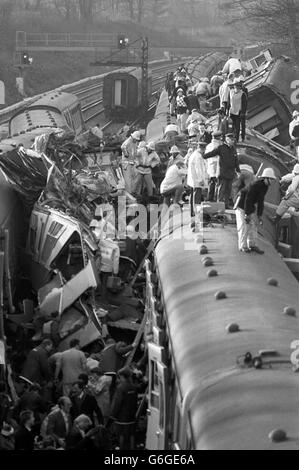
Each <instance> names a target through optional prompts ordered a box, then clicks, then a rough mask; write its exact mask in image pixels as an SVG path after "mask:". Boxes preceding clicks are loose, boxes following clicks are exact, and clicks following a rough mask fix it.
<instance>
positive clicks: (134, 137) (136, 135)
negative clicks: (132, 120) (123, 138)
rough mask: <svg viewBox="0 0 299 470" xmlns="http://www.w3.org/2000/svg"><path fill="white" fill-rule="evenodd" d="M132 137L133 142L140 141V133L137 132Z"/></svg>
mask: <svg viewBox="0 0 299 470" xmlns="http://www.w3.org/2000/svg"><path fill="white" fill-rule="evenodd" d="M132 137H133V139H135V140H141V135H140V132H138V131H135V132H133V134H132Z"/></svg>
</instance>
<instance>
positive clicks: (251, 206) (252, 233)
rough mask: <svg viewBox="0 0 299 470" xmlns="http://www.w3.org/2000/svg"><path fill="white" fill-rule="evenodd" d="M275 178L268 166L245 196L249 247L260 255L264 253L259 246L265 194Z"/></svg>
mask: <svg viewBox="0 0 299 470" xmlns="http://www.w3.org/2000/svg"><path fill="white" fill-rule="evenodd" d="M275 179H276V176H275V173H274V170H273V168H266V169H265V170H264V172H263V174H262V176H261V177H260V178H259V179H258V180H257V181H255V182H254V183H253V184H252V185H251V186H250V187H249V189H248V192H247V195H246V197H245V202H244V212H245V222H246V223H247V224H249V229H248V249H249V250H250V252H254V253H258V254H259V255H263V254H264V251H262V250H261V249H260V248H259V247H258V246H257V237H258V225H260V224H262V215H263V212H264V200H265V196H266V194H267V192H268V189H269V187H270V185H271V183H272V182H273V181H274V180H275Z"/></svg>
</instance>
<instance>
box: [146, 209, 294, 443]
mask: <svg viewBox="0 0 299 470" xmlns="http://www.w3.org/2000/svg"><path fill="white" fill-rule="evenodd" d="M178 217H179V221H178V224H177V225H176V224H175V223H174V229H173V232H172V234H171V235H170V234H167V233H166V234H165V233H164V235H163V236H162V237H161V239H160V240H159V241H158V243H157V245H156V249H155V254H154V260H153V262H152V263H150V262H147V265H146V273H147V275H146V278H147V296H148V300H147V315H148V325H149V328H150V329H151V331H152V333H153V340H152V342H150V343H149V394H148V398H149V403H148V427H147V444H146V447H147V449H155V450H157V449H159V450H162V449H176V450H179V449H181V450H191V449H201V450H203V449H211V450H212V449H214V450H215V449H226V450H228V449H295V448H297V445H298V439H299V425H298V419H297V409H298V405H299V397H298V393H297V388H298V377H297V375H296V374H294V373H293V371H292V364H291V361H290V356H291V352H292V350H291V344H292V342H293V341H294V340H296V339H297V338H298V337H299V324H298V319H297V318H296V317H295V316H287V315H285V314H284V313H283V312H284V309H285V308H286V307H287V306H290V307H293V308H295V309H296V308H297V309H298V306H299V294H298V284H297V281H296V280H295V278H294V277H293V275H292V274H291V272H290V271H289V270H288V268H287V266H286V264H285V263H284V262H283V260H282V259H281V258H280V256H279V255H278V254H277V253H276V252H275V250H274V248H273V247H272V246H271V245H270V243H268V242H267V241H266V240H263V241H261V244H262V248H263V249H265V251H266V254H265V255H264V256H263V257H258V256H254V255H250V256H244V255H243V254H241V253H239V252H238V248H237V233H236V229H235V227H233V226H232V227H228V226H227V227H225V228H224V229H223V228H222V227H220V226H215V227H209V228H205V229H204V242H205V245H206V246H207V248H208V252H209V256H210V257H211V258H212V259H213V263H214V269H215V270H217V271H218V276H216V277H209V275H208V271H209V269H210V268H205V267H204V265H203V262H202V261H203V258H204V256H201V255H200V253H199V247H200V245H199V244H198V241H201V235H200V234H199V235H198V234H194V233H192V232H191V229H190V228H189V224H188V223H185V224H184V223H183V225H182V224H181V216H180V215H179V216H178ZM196 238H197V240H196ZM271 277H275V278H276V280H277V281H278V286H277V287H275V286H272V285H270V284H269V282H268V280H269V278H271ZM219 291H222V292H224V293H225V294H226V298H225V299H223V300H216V298H215V294H216V293H217V292H219ZM232 324H238V325H239V328H240V331H239V332H235V333H234V334H232V333H231V334H230V333H229V332H228V329H227V327H228V325H232ZM247 353H251V355H252V357H253V358H254V357H256V358H257V359H258V361H257V362H256V363H254V362H252V363H250V364H249V363H247V362H246V360H245V357H246V354H247ZM254 364H256V367H254ZM257 364H258V365H259V366H260V368H259V367H258V366H257ZM278 428H281V429H282V430H284V431H285V432H286V433H287V435H288V436H289V439H288V440H285V441H284V442H281V443H274V442H273V441H272V440H271V439H269V433H271V431H272V430H274V429H278Z"/></svg>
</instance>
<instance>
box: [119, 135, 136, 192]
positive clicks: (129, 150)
mask: <svg viewBox="0 0 299 470" xmlns="http://www.w3.org/2000/svg"><path fill="white" fill-rule="evenodd" d="M140 141H141V135H140V132H139V131H135V132H133V134H132V135H131V136H130V137H129V138H128V139H126V140H125V141H124V143H123V144H122V146H121V149H122V153H123V158H122V169H123V174H124V180H125V185H126V190H127V191H128V192H129V193H132V192H133V190H134V186H135V180H136V170H135V160H136V157H137V146H138V143H139V142H140Z"/></svg>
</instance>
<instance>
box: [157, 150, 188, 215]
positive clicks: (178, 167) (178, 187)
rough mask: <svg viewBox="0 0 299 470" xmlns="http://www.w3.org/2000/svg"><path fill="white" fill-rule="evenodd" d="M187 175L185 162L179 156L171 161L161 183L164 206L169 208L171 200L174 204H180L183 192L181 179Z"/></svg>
mask: <svg viewBox="0 0 299 470" xmlns="http://www.w3.org/2000/svg"><path fill="white" fill-rule="evenodd" d="M186 174H187V170H186V167H185V162H184V159H183V157H182V156H181V155H180V154H177V156H176V157H175V158H174V160H173V164H172V165H171V166H170V167H169V168H168V169H167V171H166V174H165V178H164V180H163V181H162V183H161V187H160V193H161V196H163V197H164V202H163V203H164V204H165V205H167V206H170V201H171V198H173V202H174V204H180V201H181V197H182V194H183V192H184V185H183V179H184V177H185V176H186Z"/></svg>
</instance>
